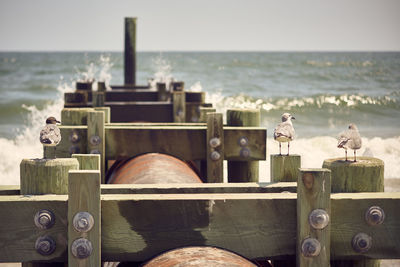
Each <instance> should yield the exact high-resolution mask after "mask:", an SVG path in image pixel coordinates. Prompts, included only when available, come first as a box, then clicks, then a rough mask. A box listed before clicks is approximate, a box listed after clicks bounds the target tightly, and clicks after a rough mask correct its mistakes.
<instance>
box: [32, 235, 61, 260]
mask: <svg viewBox="0 0 400 267" xmlns="http://www.w3.org/2000/svg"><path fill="white" fill-rule="evenodd" d="M35 249H36V251H37V253H39V254H41V255H43V256H47V255H50V254H52V253H53V252H54V251H55V250H56V242H55V241H54V239H53V238H51V237H50V236H40V237H38V239H36V242H35Z"/></svg>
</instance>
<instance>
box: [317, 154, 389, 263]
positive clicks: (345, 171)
mask: <svg viewBox="0 0 400 267" xmlns="http://www.w3.org/2000/svg"><path fill="white" fill-rule="evenodd" d="M322 166H323V168H327V169H330V170H331V171H332V193H345V192H347V193H355V192H384V176H383V170H384V163H383V161H382V160H380V159H377V158H370V157H357V162H353V161H345V159H344V158H335V159H327V160H325V161H324V163H323V165H322ZM348 242H351V240H349V241H348ZM372 242H374V240H372ZM331 266H335V267H346V266H360V267H361V266H363V267H379V266H380V261H379V260H368V259H361V260H348V261H333V262H332V263H331Z"/></svg>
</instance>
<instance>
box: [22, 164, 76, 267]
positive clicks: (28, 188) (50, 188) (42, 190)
mask: <svg viewBox="0 0 400 267" xmlns="http://www.w3.org/2000/svg"><path fill="white" fill-rule="evenodd" d="M78 168H79V164H78V161H77V160H76V159H71V158H63V159H62V158H60V159H23V160H22V161H21V164H20V184H21V187H20V194H21V195H42V194H68V171H69V170H77V169H78ZM43 209H46V207H43ZM33 223H34V222H33V220H32V224H33ZM55 223H58V222H57V219H56V220H55ZM38 231H39V232H40V237H42V236H46V233H47V229H38ZM51 238H54V237H51ZM37 240H38V239H36V240H33V241H32V244H31V247H35V245H36V242H37ZM53 241H54V244H55V250H54V251H53V252H52V253H51V254H52V255H53V254H59V255H61V254H62V253H64V250H65V245H64V244H59V243H57V240H54V239H53ZM38 253H39V254H40V252H39V251H38ZM43 260H46V256H43ZM22 266H23V267H43V266H53V267H54V266H64V263H28V262H23V263H22Z"/></svg>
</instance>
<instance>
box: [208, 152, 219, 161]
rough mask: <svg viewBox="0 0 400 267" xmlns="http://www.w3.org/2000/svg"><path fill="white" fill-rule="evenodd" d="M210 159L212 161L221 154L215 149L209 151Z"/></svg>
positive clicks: (217, 158)
mask: <svg viewBox="0 0 400 267" xmlns="http://www.w3.org/2000/svg"><path fill="white" fill-rule="evenodd" d="M210 156H211V159H212V160H214V161H217V160H219V159H220V158H221V154H219V153H218V152H217V151H213V152H211V155H210Z"/></svg>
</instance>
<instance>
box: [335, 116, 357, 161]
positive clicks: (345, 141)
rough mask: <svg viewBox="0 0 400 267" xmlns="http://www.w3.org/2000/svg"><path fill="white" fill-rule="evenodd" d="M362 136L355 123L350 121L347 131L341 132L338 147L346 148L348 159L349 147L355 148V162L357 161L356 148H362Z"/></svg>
mask: <svg viewBox="0 0 400 267" xmlns="http://www.w3.org/2000/svg"><path fill="white" fill-rule="evenodd" d="M361 144H362V142H361V136H360V133H359V132H358V128H357V126H356V125H355V124H354V123H350V124H349V127H348V129H347V130H346V131H343V132H341V133H340V134H339V140H338V145H337V147H339V148H344V151H345V155H346V161H347V149H349V148H350V149H353V151H354V162H356V161H357V157H356V150H357V149H360V148H361Z"/></svg>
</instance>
